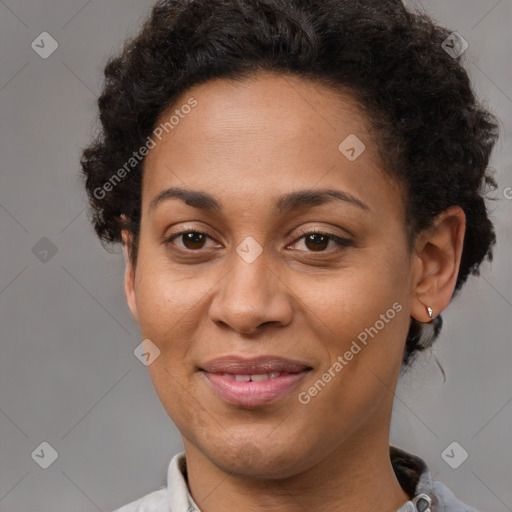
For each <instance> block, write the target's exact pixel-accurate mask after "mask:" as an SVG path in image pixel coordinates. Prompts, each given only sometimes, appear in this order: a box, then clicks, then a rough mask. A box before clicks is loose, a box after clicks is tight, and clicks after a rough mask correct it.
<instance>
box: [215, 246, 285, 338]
mask: <svg viewBox="0 0 512 512" xmlns="http://www.w3.org/2000/svg"><path fill="white" fill-rule="evenodd" d="M218 286H219V288H218V290H217V292H216V293H215V295H214V296H213V299H212V303H211V305H210V310H209V314H210V319H211V320H212V321H213V322H215V323H216V324H218V325H221V326H223V327H224V328H226V327H229V328H231V329H233V330H235V331H237V332H238V333H240V334H248V335H250V334H255V333H257V332H258V331H260V330H261V328H262V327H263V326H265V325H275V326H281V327H284V326H286V325H288V324H289V323H290V322H291V320H292V315H293V308H292V304H291V297H292V294H291V291H290V288H289V285H287V284H285V283H284V282H283V279H282V278H280V277H278V275H277V273H276V271H275V270H273V269H271V268H270V266H269V263H268V259H267V258H266V256H265V253H263V254H261V255H260V256H259V258H257V259H256V260H255V261H253V262H252V263H247V262H246V261H244V260H243V259H242V258H241V257H240V256H239V255H238V254H236V253H235V254H234V255H233V263H232V266H231V268H230V270H229V271H228V272H227V274H225V275H224V277H223V278H222V279H221V280H220V282H219V284H218Z"/></svg>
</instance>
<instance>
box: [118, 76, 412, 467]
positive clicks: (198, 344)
mask: <svg viewBox="0 0 512 512" xmlns="http://www.w3.org/2000/svg"><path fill="white" fill-rule="evenodd" d="M190 98H194V100H195V101H196V102H197V104H196V105H195V106H194V107H193V108H191V109H188V108H181V110H180V107H182V105H185V104H187V102H189V103H188V104H191V103H190V101H191V100H190ZM176 109H178V110H179V111H180V112H181V115H180V116H178V117H179V122H178V123H176V124H175V125H174V126H173V129H172V130H169V133H166V132H165V131H164V133H163V135H162V136H161V139H162V140H161V141H157V144H156V147H154V148H153V149H152V150H151V151H150V153H149V154H148V156H147V157H146V160H145V167H144V179H143V194H142V219H141V230H140V240H139V248H138V260H137V267H136V269H132V268H130V267H128V272H127V281H126V290H127V297H128V302H129V305H130V308H131V310H132V312H133V314H134V316H135V317H136V319H137V321H138V323H139V325H140V329H141V333H142V336H143V339H146V338H147V339H150V340H151V341H152V343H154V344H155V345H156V346H157V347H158V348H159V350H160V355H159V356H158V357H157V359H156V360H155V361H154V362H153V363H152V364H151V365H150V366H149V371H150V375H151V378H152V381H153V384H154V387H155V389H156V392H157V394H158V396H159V398H160V400H161V402H162V404H163V406H164V408H165V409H166V411H167V412H168V414H169V416H170V417H171V418H172V420H173V421H174V422H175V424H176V425H177V427H178V428H179V430H180V432H181V433H182V435H183V438H184V441H185V443H186V446H190V447H192V446H193V447H194V448H195V449H196V450H198V451H199V452H201V453H202V454H204V456H205V457H206V458H207V459H208V460H210V461H211V462H213V463H214V464H215V465H216V466H217V467H219V468H223V469H224V470H226V471H230V472H234V473H237V474H241V475H248V476H249V475H252V476H257V475H261V474H263V473H265V472H266V471H272V473H273V474H280V475H281V476H286V475H292V474H295V473H297V472H299V471H303V470H305V469H307V468H311V467H313V466H314V465H315V464H317V463H318V462H319V461H321V460H322V459H325V458H328V457H329V456H330V454H332V453H334V452H335V451H336V449H337V448H338V447H340V446H341V445H343V443H347V442H348V441H349V440H351V439H355V436H357V437H358V438H359V439H363V438H364V437H365V436H367V437H368V438H371V437H372V436H375V435H377V434H378V433H379V432H380V433H382V432H387V429H388V425H387V424H386V423H388V422H389V415H390V412H391V406H392V400H393V392H392V390H394V388H395V384H396V380H397V377H398V374H399V370H400V364H401V358H402V353H403V349H404V344H405V339H406V336H407V332H408V328H409V320H410V305H411V289H412V284H411V283H412V277H411V276H412V272H411V259H410V255H409V253H408V251H407V248H406V247H407V246H406V237H405V220H404V201H403V198H402V196H401V193H400V190H399V188H398V186H397V184H396V183H395V182H394V181H393V180H391V179H390V178H389V177H388V176H386V175H385V174H384V173H383V172H382V167H381V164H380V161H379V157H378V154H377V151H376V147H375V144H374V142H373V140H372V137H373V136H372V135H371V134H370V130H369V125H368V123H367V121H366V119H365V118H364V117H363V115H362V114H361V112H360V110H359V108H358V106H357V104H356V103H355V102H354V101H353V99H352V98H351V97H350V96H348V95H347V96H341V95H340V94H339V93H338V94H336V93H335V92H334V91H332V90H330V89H328V88H325V87H324V86H322V85H318V84H315V83H313V82H310V81H305V80H303V79H300V78H298V77H288V76H287V77H286V78H284V77H283V76H276V75H273V74H270V73H268V74H260V75H257V76H255V77H253V78H251V79H248V80H245V81H243V82H238V83H234V82H229V81H227V80H216V81H210V82H208V83H205V84H202V85H200V86H196V87H193V88H191V89H190V90H188V91H187V92H186V93H185V94H184V95H183V96H182V97H181V98H180V99H179V100H178V101H177V102H176V103H175V105H174V106H173V108H172V109H171V110H170V111H169V112H166V114H165V115H163V116H162V119H161V120H162V122H165V121H167V120H169V118H170V116H171V115H172V114H173V112H174V111H175V110H176ZM184 112H189V113H187V114H186V115H185V114H184ZM354 135H355V136H356V137H357V139H359V141H361V142H362V143H363V144H364V145H365V148H364V151H362V152H361V149H362V146H361V145H360V142H357V139H355V138H354ZM347 137H350V138H349V139H348V141H347V142H346V143H345V144H344V145H342V147H341V149H340V148H339V146H340V143H342V141H344V140H345V139H347ZM352 149H353V151H352ZM359 153H360V154H359ZM354 157H356V158H354ZM177 189H181V192H180V191H178V190H177ZM249 375H252V376H253V377H251V378H250V380H249ZM254 450H257V453H258V456H257V457H254Z"/></svg>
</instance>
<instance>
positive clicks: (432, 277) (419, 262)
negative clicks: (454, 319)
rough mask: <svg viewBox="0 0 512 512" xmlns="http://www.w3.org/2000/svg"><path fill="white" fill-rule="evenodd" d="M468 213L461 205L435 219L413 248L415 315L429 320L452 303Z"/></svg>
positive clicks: (412, 304)
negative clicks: (429, 308) (429, 310)
mask: <svg viewBox="0 0 512 512" xmlns="http://www.w3.org/2000/svg"><path fill="white" fill-rule="evenodd" d="M465 231H466V216H465V214H464V211H463V210H462V208H460V207H459V206H451V207H450V208H447V209H446V210H444V211H443V212H441V213H440V214H439V215H438V216H437V217H436V219H435V222H434V226H433V227H432V228H430V229H427V230H425V232H423V233H421V234H420V235H419V236H418V240H417V241H416V243H415V247H414V251H413V256H412V257H413V259H414V263H413V265H414V267H413V290H412V293H413V300H412V302H411V316H412V317H414V318H415V319H416V320H418V321H419V322H423V323H427V322H430V321H431V318H430V317H429V315H428V312H427V306H429V307H431V308H432V310H433V317H435V316H436V315H438V314H439V313H441V312H442V311H443V310H444V309H445V308H446V307H447V306H448V304H449V303H450V300H451V298H452V295H453V291H454V289H455V284H456V282H457V275H458V273H459V267H460V260H461V257H462V248H463V244H464V233H465Z"/></svg>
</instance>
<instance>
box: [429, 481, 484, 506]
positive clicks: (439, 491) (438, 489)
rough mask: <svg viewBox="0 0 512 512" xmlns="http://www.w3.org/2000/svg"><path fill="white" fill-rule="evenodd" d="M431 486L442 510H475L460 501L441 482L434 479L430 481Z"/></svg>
mask: <svg viewBox="0 0 512 512" xmlns="http://www.w3.org/2000/svg"><path fill="white" fill-rule="evenodd" d="M432 486H433V488H434V490H435V495H436V498H437V500H438V502H439V510H441V511H444V512H477V510H475V509H474V508H473V507H470V506H469V505H466V503H463V502H462V501H460V500H459V499H458V498H457V497H456V496H455V494H453V492H452V491H451V490H450V489H448V487H446V485H444V484H443V483H442V482H438V481H436V480H435V481H433V482H432Z"/></svg>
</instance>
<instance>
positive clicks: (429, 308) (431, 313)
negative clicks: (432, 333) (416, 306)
mask: <svg viewBox="0 0 512 512" xmlns="http://www.w3.org/2000/svg"><path fill="white" fill-rule="evenodd" d="M427 313H428V316H429V317H430V319H432V317H433V315H434V310H433V309H432V308H431V307H430V306H427Z"/></svg>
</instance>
